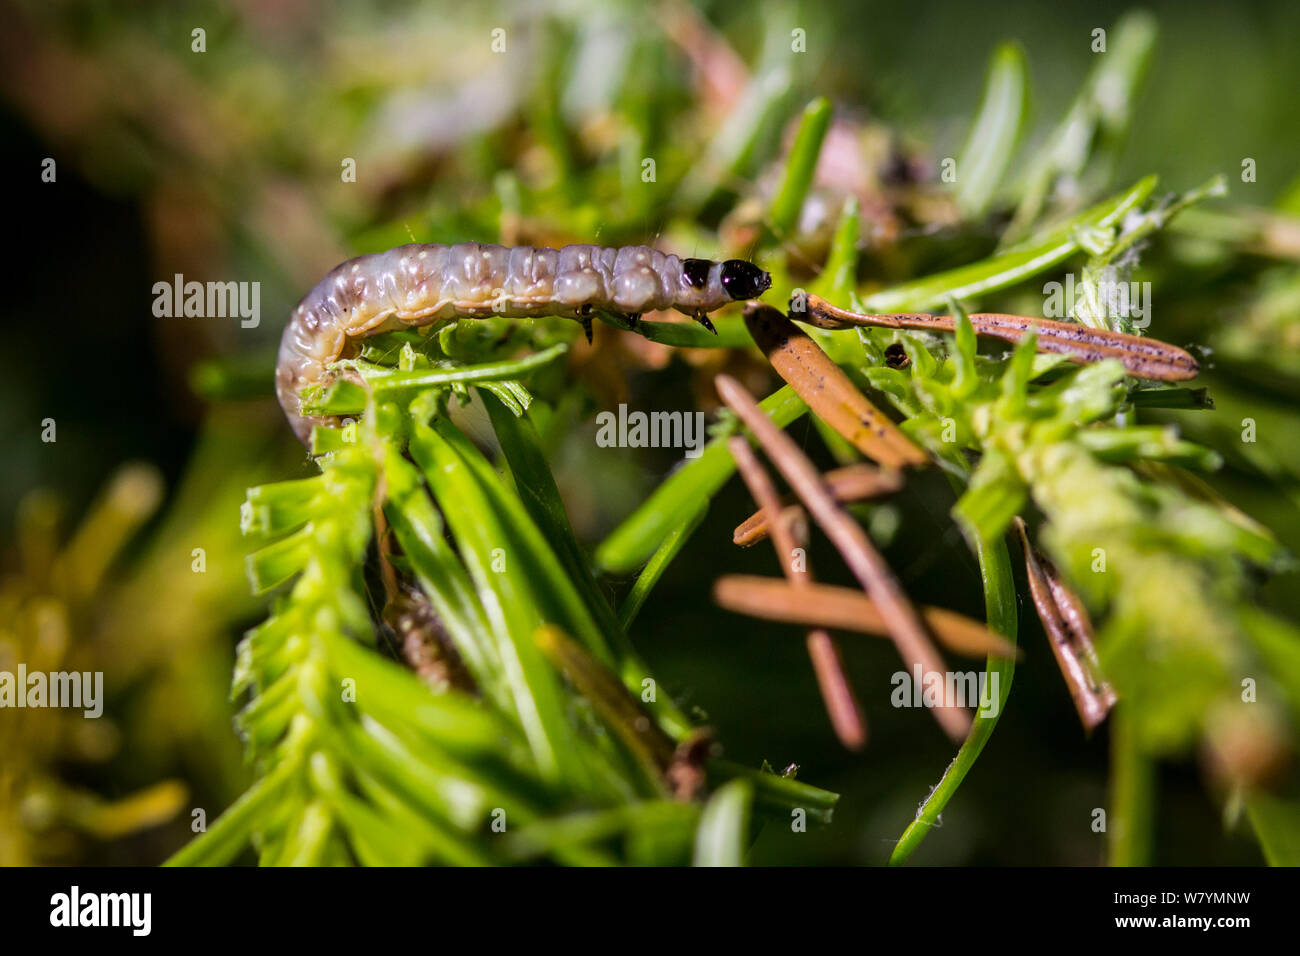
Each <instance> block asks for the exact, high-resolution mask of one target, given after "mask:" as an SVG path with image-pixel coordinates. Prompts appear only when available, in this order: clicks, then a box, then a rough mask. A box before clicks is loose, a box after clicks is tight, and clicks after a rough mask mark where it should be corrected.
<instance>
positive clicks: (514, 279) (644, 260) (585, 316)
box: [275, 242, 772, 444]
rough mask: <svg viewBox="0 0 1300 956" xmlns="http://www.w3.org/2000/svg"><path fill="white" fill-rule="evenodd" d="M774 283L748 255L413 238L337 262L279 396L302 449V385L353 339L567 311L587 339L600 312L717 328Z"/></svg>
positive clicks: (288, 347) (283, 346) (300, 315)
mask: <svg viewBox="0 0 1300 956" xmlns="http://www.w3.org/2000/svg"><path fill="white" fill-rule="evenodd" d="M771 286H772V277H771V276H770V275H768V273H766V272H764V271H763V270H762V269H760V268H758V266H756V265H754V264H753V263H750V262H746V261H744V260H743V259H728V260H727V261H726V262H714V261H712V260H710V259H679V258H678V257H677V256H674V255H668V254H665V253H662V252H660V251H658V250H657V249H651V248H650V247H649V246H623V247H621V248H609V247H602V246H592V245H571V246H564V247H563V248H561V249H546V248H536V247H533V246H514V247H506V246H497V245H489V244H486V243H477V242H461V243H457V244H455V245H450V246H448V245H442V244H440V243H428V244H423V243H413V244H410V245H405V246H398V247H397V248H395V249H389V250H388V251H387V252H380V253H376V254H373V255H366V256H359V257H357V258H355V259H350V260H348V261H347V262H345V263H343V264H342V265H340V266H337V267H336V268H335V269H334V270H333V271H332V272H330V273H329V274H328V275H327V276H325V278H324V279H322V280H321V281H320V282H318V283H317V284H316V287H315V288H314V289H312V290H311V291H310V292H309V293H307V296H306V297H305V298H304V299H303V300H302V301H301V302H300V303H298V307H297V308H296V309H294V310H293V314H292V316H291V317H290V319H289V324H288V325H287V326H286V327H285V330H284V336H283V337H282V338H281V340H280V354H279V358H278V360H277V362H276V370H275V391H276V395H277V397H278V398H279V400H280V406H281V407H282V408H283V409H284V413H285V415H286V417H288V419H289V424H290V425H291V426H292V427H293V430H294V432H295V434H297V436H298V438H299V439H300V440H301V441H302V442H303V444H307V443H308V441H309V439H310V437H311V429H312V426H313V425H317V424H328V423H329V422H330V419H327V418H313V417H311V416H305V415H303V414H302V403H301V395H302V389H303V388H304V387H306V386H308V385H313V384H317V383H321V382H324V381H326V378H327V375H328V366H329V364H330V363H331V362H334V361H337V360H338V359H339V358H342V357H343V356H344V352H345V350H346V349H347V347H348V344H349V339H353V338H359V337H363V336H366V335H374V334H376V333H379V332H384V331H389V330H391V329H395V328H400V327H402V326H410V327H416V326H424V325H430V324H432V323H434V322H441V321H446V320H450V319H462V318H470V319H473V318H484V317H488V316H496V315H499V316H506V317H511V318H529V317H537V316H544V315H556V316H566V317H569V318H574V319H577V320H578V321H580V322H582V323H583V325H584V327H585V328H586V329H587V330H588V335H590V328H591V326H590V323H591V314H592V312H593V311H595V310H596V309H600V310H603V311H609V312H616V313H620V314H622V315H625V316H627V317H629V318H630V319H633V320H635V319H636V318H637V317H639V316H640V315H641V313H643V312H649V311H653V310H657V309H669V308H672V309H676V310H677V311H679V312H682V313H685V314H686V315H689V316H691V317H692V318H693V319H695V320H696V321H697V322H700V323H701V324H702V325H704V326H705V328H708V329H709V330H710V331H712V330H713V324H712V323H711V322H709V320H708V313H709V312H712V311H714V310H715V309H719V308H721V307H722V306H724V305H726V304H727V303H728V302H732V301H735V300H741V299H750V298H753V297H755V296H759V295H762V294H763V293H764V292H766V291H767V290H768V289H769V288H771Z"/></svg>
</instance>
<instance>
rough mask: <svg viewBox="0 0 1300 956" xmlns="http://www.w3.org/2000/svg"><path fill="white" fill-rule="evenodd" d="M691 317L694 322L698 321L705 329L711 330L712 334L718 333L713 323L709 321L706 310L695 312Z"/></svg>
mask: <svg viewBox="0 0 1300 956" xmlns="http://www.w3.org/2000/svg"><path fill="white" fill-rule="evenodd" d="M692 318H693V319H695V321H696V322H698V323H700V325H702V326H704V327H705V328H706V329H708V330H709V331H710V332H712V333H713V334H714V335H717V334H718V330H717V329H716V328H714V327H713V323H712V322H710V321H709V314H708V313H707V312H696V313H695V315H693V316H692Z"/></svg>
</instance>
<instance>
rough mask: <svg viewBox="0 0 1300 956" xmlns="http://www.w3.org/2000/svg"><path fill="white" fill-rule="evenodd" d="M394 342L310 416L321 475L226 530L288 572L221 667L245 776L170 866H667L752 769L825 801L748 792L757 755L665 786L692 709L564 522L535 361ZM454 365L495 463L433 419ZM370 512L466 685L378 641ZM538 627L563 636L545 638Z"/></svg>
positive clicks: (719, 823)
mask: <svg viewBox="0 0 1300 956" xmlns="http://www.w3.org/2000/svg"><path fill="white" fill-rule="evenodd" d="M561 347H562V346H555V347H553V348H561ZM409 349H410V343H407V344H406V345H404V346H403V348H402V350H401V351H400V352H399V353H398V363H399V368H398V369H397V370H391V369H389V368H387V367H384V366H374V365H372V364H370V363H369V362H354V363H352V365H351V367H352V368H354V369H355V370H356V371H358V372H359V373H360V374H361V376H362V380H363V382H364V383H365V384H364V387H361V386H354V387H355V388H356V392H355V393H346V394H348V395H356V396H358V397H360V396H364V397H365V401H364V408H365V410H366V414H365V415H364V416H363V418H362V421H361V423H360V424H359V425H357V426H348V428H347V429H318V434H317V438H316V446H317V448H331V449H334V450H332V451H330V452H329V453H328V454H326V455H324V456H323V457H322V458H320V459H318V460H319V462H320V464H321V474H320V475H318V476H316V477H314V478H308V479H302V480H298V481H288V482H280V483H278V484H273V485H264V486H260V487H257V488H253V489H250V490H249V493H248V498H247V501H246V503H245V506H244V511H243V516H242V525H243V528H244V531H245V533H246V534H248V535H250V536H253V537H256V538H260V539H262V540H263V541H264V542H266V543H264V544H263V546H262V547H261V548H260V549H259V550H258V551H257V552H255V553H254V554H253V555H251V556H250V558H249V562H248V573H249V578H250V580H251V581H252V582H253V584H254V586H255V588H257V589H258V590H263V591H264V590H270V589H274V588H279V587H282V586H287V588H288V589H287V591H286V592H285V593H282V594H280V596H279V597H278V598H277V600H276V603H275V610H274V613H273V614H272V615H271V617H270V618H269V619H268V620H267V621H266V622H265V623H263V624H262V625H260V626H258V627H257V628H256V629H254V630H253V631H250V632H249V634H248V635H247V636H246V637H245V639H244V641H243V642H242V643H241V644H240V648H239V660H238V667H237V669H236V674H235V679H234V686H233V693H234V694H235V695H236V696H242V695H247V696H248V698H249V700H248V703H247V704H246V705H245V707H244V708H243V710H242V711H241V712H240V715H239V720H238V726H239V729H240V732H241V735H242V736H243V738H244V741H245V745H246V748H247V752H248V756H249V759H250V760H251V761H253V763H254V766H255V767H256V769H257V772H258V779H257V782H256V783H255V784H254V785H253V787H252V788H251V789H250V790H249V791H248V792H247V793H246V794H245V795H244V796H243V797H241V798H240V799H239V800H238V801H237V802H236V803H235V804H234V805H233V806H232V807H231V808H230V809H229V810H228V811H227V812H226V813H225V814H224V815H223V816H222V817H221V818H220V819H219V820H218V821H216V823H215V824H214V825H213V826H212V827H211V829H209V830H208V831H207V832H206V833H204V834H203V835H202V836H201V837H199V838H198V839H197V840H195V841H194V842H193V843H191V844H190V845H189V846H187V847H185V848H184V849H182V850H181V851H180V852H179V853H178V854H177V855H176V856H175V857H174V858H173V859H172V861H171V862H172V863H173V864H176V865H186V864H221V863H228V862H231V861H232V860H234V859H236V858H237V857H238V855H239V854H240V853H241V852H242V850H243V849H244V848H245V847H246V846H249V845H251V846H253V847H254V848H255V849H256V851H257V854H258V858H259V860H260V861H261V862H262V863H264V864H325V863H349V862H350V863H361V864H394V863H405V864H418V863H434V862H436V863H450V864H464V865H469V864H484V863H500V862H511V861H522V860H531V859H536V858H539V857H546V858H550V859H553V860H555V861H558V862H564V863H573V864H600V863H613V862H619V861H626V862H640V863H646V862H654V863H673V862H676V863H683V862H687V861H688V860H689V859H690V856H691V853H692V850H691V847H692V846H693V845H694V846H696V847H697V849H696V850H695V851H694V852H695V854H696V857H697V858H699V859H701V860H703V861H704V862H716V861H717V860H719V859H722V858H723V857H725V858H727V859H731V857H732V856H734V855H735V853H736V852H737V851H736V850H735V842H734V840H735V837H734V834H733V836H732V842H731V843H730V844H728V843H727V842H726V841H725V840H724V838H723V836H722V835H721V834H722V831H723V830H724V829H725V828H726V827H727V826H730V825H732V823H733V822H734V821H733V820H732V818H733V817H734V815H735V813H736V812H738V811H737V810H736V808H735V807H733V806H732V803H734V800H733V799H732V798H731V797H729V796H727V795H729V794H735V793H742V792H743V793H745V794H749V795H750V796H747V797H746V798H745V804H744V805H745V807H748V806H749V803H750V802H751V801H752V794H753V793H754V790H755V788H756V787H757V788H759V789H760V790H763V792H764V793H765V795H766V802H765V803H764V804H763V805H764V806H765V807H766V808H767V812H779V811H780V810H783V811H784V812H785V813H787V814H788V813H789V810H790V808H791V807H798V806H802V807H805V808H806V809H808V810H809V811H810V812H811V813H813V814H819V815H820V816H821V817H822V818H825V817H826V815H827V814H828V812H829V807H830V806H832V805H833V803H834V796H833V795H831V794H827V793H825V792H822V791H816V790H814V789H812V788H803V789H802V790H798V791H792V792H786V791H783V790H782V789H781V788H780V787H776V788H773V787H771V786H767V787H764V784H763V781H761V780H760V779H758V778H760V777H762V776H764V775H766V774H763V773H757V774H756V773H750V772H747V771H743V770H739V769H737V768H733V767H729V766H725V765H719V766H714V767H712V768H706V767H705V766H703V765H701V766H700V767H698V768H697V769H696V771H695V772H697V773H699V774H705V773H712V774H714V775H716V776H718V777H719V778H720V779H721V780H727V779H729V778H734V779H732V782H731V783H728V784H725V785H723V786H721V788H720V789H719V794H720V795H722V803H721V804H718V805H719V806H721V807H723V808H724V809H723V810H714V809H713V808H714V804H713V803H710V804H709V807H708V808H707V809H704V810H702V809H701V806H700V805H699V804H698V803H694V802H690V801H687V802H674V801H673V800H671V799H669V798H670V795H671V794H670V789H669V780H668V771H669V763H670V762H671V761H672V759H674V758H673V757H672V751H673V747H674V746H675V745H676V742H677V741H678V740H683V739H685V738H686V737H687V736H688V735H689V734H690V733H691V731H692V728H691V726H690V724H689V722H688V721H687V720H686V718H685V717H684V716H683V715H682V714H681V713H680V712H679V711H678V710H677V709H676V707H675V706H674V705H673V704H672V702H671V700H669V699H667V697H666V695H665V694H664V693H663V692H662V691H657V690H652V691H650V692H649V693H645V689H646V688H647V687H650V688H655V687H656V685H655V682H654V678H653V677H652V676H651V675H650V674H649V672H648V670H647V669H646V668H645V666H644V665H643V664H642V663H641V662H640V661H639V660H638V659H637V658H636V656H635V655H634V654H633V653H632V652H631V649H630V646H629V645H628V643H627V640H626V637H625V636H624V633H623V628H622V625H621V624H620V622H619V620H618V618H617V617H616V616H615V614H614V613H613V610H612V609H611V608H610V606H609V605H608V603H607V602H606V600H605V598H604V596H603V595H602V594H601V593H600V592H599V590H598V589H597V588H596V584H595V580H594V578H593V577H592V573H591V569H590V565H589V563H588V560H587V558H586V556H585V554H584V553H583V552H582V550H581V548H580V547H579V546H578V544H577V542H576V540H575V539H574V537H573V533H572V530H571V528H570V527H569V524H568V519H567V516H566V514H565V512H564V509H563V506H562V504H561V503H560V500H559V495H558V491H557V489H556V487H555V483H554V479H553V478H552V477H551V474H550V471H549V469H548V467H547V465H546V462H545V458H544V457H543V456H542V453H541V451H540V448H539V445H538V440H537V436H536V433H535V430H534V428H533V425H532V423H531V422H530V420H529V419H528V418H527V417H526V416H525V412H524V406H525V405H527V404H528V403H529V401H530V396H528V393H527V392H526V391H525V390H524V389H523V387H522V385H520V384H519V383H518V382H517V381H515V380H512V379H509V378H504V377H503V376H509V375H514V374H518V373H521V372H526V371H529V370H531V369H533V368H535V367H537V366H538V365H540V364H543V361H531V362H530V361H528V360H525V361H523V362H512V363H501V364H498V365H495V366H490V365H484V364H479V365H475V366H469V367H466V368H464V369H462V371H464V372H465V373H466V374H465V375H457V374H456V373H449V372H432V371H424V370H413V369H409V368H406V367H407V366H410V365H411V364H412V362H411V352H410V351H409ZM379 351H380V348H379V346H374V347H372V352H374V353H375V354H376V357H378V353H379ZM552 351H553V350H552ZM539 355H540V356H543V357H544V360H545V359H549V358H550V357H553V356H549V355H547V353H545V352H543V353H539ZM403 369H405V370H403ZM413 373H414V374H413ZM417 376H423V377H417ZM465 381H472V382H474V384H475V386H476V388H478V389H480V397H481V399H482V400H483V402H484V403H485V404H486V405H487V407H488V410H489V412H490V414H491V418H492V421H493V424H494V426H495V431H496V435H497V438H498V440H499V441H500V444H501V448H502V452H503V464H504V465H505V466H506V467H507V468H508V472H507V477H503V475H502V474H500V473H498V472H497V470H496V469H495V468H494V467H493V466H492V464H491V463H490V462H489V461H488V460H487V459H486V458H485V457H484V456H483V454H482V453H481V452H480V451H479V450H478V448H476V447H475V446H474V444H473V443H472V442H470V441H469V440H468V439H467V438H466V436H465V434H464V432H462V431H461V430H460V429H459V428H458V427H457V426H456V425H455V424H454V423H453V421H452V418H451V417H450V415H449V411H448V407H447V406H448V402H449V401H455V398H454V394H455V390H456V388H457V386H460V385H461V384H462V383H463V382H465ZM395 382H396V383H398V384H393V383H395ZM340 392H341V390H340V389H338V388H337V387H336V388H334V389H333V390H332V391H331V392H330V393H329V397H328V398H326V399H323V401H334V402H341V401H343V400H344V399H343V398H342V397H340ZM390 396H401V397H402V398H403V399H404V400H406V404H405V405H398V404H395V403H393V402H391V401H389V398H390ZM509 396H523V397H524V398H525V399H527V400H525V401H518V402H512V401H510V399H509ZM349 400H350V399H349ZM331 407H336V406H331ZM352 410H357V409H352ZM322 433H323V434H324V435H328V436H330V437H324V438H323V437H322ZM377 508H382V510H383V513H384V515H385V516H386V519H387V524H388V527H389V528H390V529H391V534H392V539H393V541H395V542H396V544H397V546H398V548H399V549H400V550H394V549H393V548H392V546H391V543H388V544H385V543H384V541H380V542H378V547H379V555H380V557H379V560H380V562H381V563H385V562H386V563H387V567H388V569H389V572H388V573H390V574H396V573H400V574H403V575H407V576H409V578H410V579H411V580H412V581H413V582H415V583H416V584H417V585H418V587H419V590H420V593H421V594H422V595H424V596H425V597H427V599H428V601H429V602H430V604H431V606H432V608H433V609H434V610H435V611H436V615H437V620H438V621H439V622H440V628H441V630H442V631H443V632H445V639H446V643H445V646H443V648H442V653H444V654H447V655H452V656H454V658H455V659H456V661H457V662H458V663H459V664H460V665H463V667H464V670H465V671H466V672H467V674H468V677H469V681H468V686H465V687H458V686H439V687H436V688H434V689H433V691H431V689H430V688H429V687H427V686H424V685H423V684H422V683H421V681H420V680H419V679H418V678H417V677H416V676H415V675H413V674H412V673H411V672H410V671H408V670H407V669H406V668H404V667H402V666H400V665H399V664H397V663H395V662H393V661H390V660H385V659H384V655H382V654H380V653H376V650H377V649H378V648H376V647H375V646H374V642H375V638H376V634H375V628H374V625H373V623H372V621H371V616H370V611H369V607H368V605H367V597H366V595H367V585H366V582H365V565H366V560H367V553H368V551H370V550H372V546H374V545H375V544H376V542H374V541H373V540H372V539H373V538H374V528H375V524H374V520H375V514H376V509H377ZM654 577H655V576H654V575H652V576H651V578H650V579H649V581H650V583H653V580H654ZM390 580H391V579H390ZM290 581H292V584H288V582H290ZM646 589H648V585H647V586H646V588H643V592H644V590H646ZM395 597H396V594H395V593H394V592H393V585H391V584H390V585H389V599H390V600H393V599H395ZM545 627H558V628H560V629H561V630H562V631H563V632H565V633H567V634H571V635H573V636H574V638H575V639H576V642H575V643H574V644H573V645H572V647H571V648H569V647H568V645H567V639H566V648H567V649H566V650H565V652H564V654H563V655H562V656H561V657H558V658H557V657H555V656H550V655H548V653H547V651H546V648H545V647H544V645H543V644H542V643H541V642H540V639H539V633H540V632H542V631H543V629H544V628H545ZM431 639H432V637H431ZM601 674H604V675H607V677H604V678H601V677H600V676H599V675H601ZM634 695H635V696H634ZM642 703H645V705H646V707H645V710H644V714H643V712H642ZM651 721H653V724H651V723H650V722H651ZM643 740H661V741H662V742H663V744H662V745H661V746H662V747H666V748H667V754H668V758H667V759H666V760H663V761H661V762H660V763H657V764H656V763H655V762H654V760H653V759H647V753H651V752H652V751H648V750H647V749H646V748H645V747H644V746H641V745H640V742H641V741H643ZM768 776H770V775H768ZM807 797H811V798H812V799H811V800H807V799H806V798H807ZM798 801H802V802H798ZM697 823H699V824H700V827H701V829H700V834H699V835H698V836H695V835H694V833H695V827H696V824H697ZM720 841H721V842H720ZM699 847H705V848H706V849H705V850H700V849H699Z"/></svg>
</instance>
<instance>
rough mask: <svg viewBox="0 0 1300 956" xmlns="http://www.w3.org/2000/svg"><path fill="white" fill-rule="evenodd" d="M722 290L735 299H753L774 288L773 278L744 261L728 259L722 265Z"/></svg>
mask: <svg viewBox="0 0 1300 956" xmlns="http://www.w3.org/2000/svg"><path fill="white" fill-rule="evenodd" d="M722 288H724V289H725V290H726V291H727V295H729V296H731V297H732V298H733V299H752V298H754V297H755V296H758V295H762V294H763V293H764V292H766V291H767V290H768V289H770V288H772V277H771V276H770V275H768V274H767V273H766V272H764V271H763V270H762V269H760V268H759V267H758V266H756V265H754V264H753V263H752V262H746V261H745V260H744V259H728V260H727V261H726V262H724V263H723V264H722Z"/></svg>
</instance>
